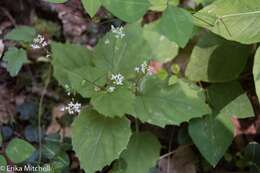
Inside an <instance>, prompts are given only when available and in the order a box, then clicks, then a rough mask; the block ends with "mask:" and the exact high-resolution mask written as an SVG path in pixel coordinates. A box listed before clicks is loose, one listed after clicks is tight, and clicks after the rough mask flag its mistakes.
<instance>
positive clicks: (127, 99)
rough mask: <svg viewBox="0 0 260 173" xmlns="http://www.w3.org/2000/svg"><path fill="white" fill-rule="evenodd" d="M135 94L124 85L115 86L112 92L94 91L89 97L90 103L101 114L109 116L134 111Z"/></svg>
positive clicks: (119, 115) (122, 114)
mask: <svg viewBox="0 0 260 173" xmlns="http://www.w3.org/2000/svg"><path fill="white" fill-rule="evenodd" d="M134 101H135V96H134V94H133V93H132V91H131V90H129V89H128V88H126V87H119V88H116V89H115V91H114V92H112V93H110V92H107V91H100V92H96V94H94V95H93V97H92V99H91V104H92V105H93V106H94V108H95V109H96V110H97V111H98V112H99V113H101V114H103V115H105V116H109V117H116V116H118V117H122V116H124V115H125V114H126V113H129V114H131V113H132V112H134Z"/></svg>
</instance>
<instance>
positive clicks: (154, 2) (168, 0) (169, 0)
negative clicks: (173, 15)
mask: <svg viewBox="0 0 260 173" xmlns="http://www.w3.org/2000/svg"><path fill="white" fill-rule="evenodd" d="M149 2H150V3H151V7H150V10H153V11H164V10H165V9H166V8H167V4H168V5H178V4H179V3H180V0H149Z"/></svg>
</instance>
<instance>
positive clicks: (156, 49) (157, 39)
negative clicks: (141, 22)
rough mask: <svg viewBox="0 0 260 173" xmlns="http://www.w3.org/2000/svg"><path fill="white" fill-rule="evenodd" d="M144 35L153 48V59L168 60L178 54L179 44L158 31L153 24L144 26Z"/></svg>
mask: <svg viewBox="0 0 260 173" xmlns="http://www.w3.org/2000/svg"><path fill="white" fill-rule="evenodd" d="M143 36H144V38H145V40H147V43H148V44H149V46H150V48H151V55H150V56H151V57H152V59H156V60H159V61H166V60H170V59H173V58H174V57H175V56H176V55H177V54H178V50H179V47H178V45H177V44H176V43H175V42H172V41H170V40H168V38H166V37H165V36H163V35H161V34H159V33H158V32H156V29H155V28H154V25H153V24H149V25H146V26H144V29H143Z"/></svg>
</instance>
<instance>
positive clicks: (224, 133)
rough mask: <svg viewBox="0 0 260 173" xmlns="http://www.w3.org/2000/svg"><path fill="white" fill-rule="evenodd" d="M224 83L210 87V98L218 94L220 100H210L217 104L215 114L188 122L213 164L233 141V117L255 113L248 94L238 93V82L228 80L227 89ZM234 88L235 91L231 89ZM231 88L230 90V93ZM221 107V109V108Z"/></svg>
mask: <svg viewBox="0 0 260 173" xmlns="http://www.w3.org/2000/svg"><path fill="white" fill-rule="evenodd" d="M223 87H224V85H223V84H218V85H215V86H214V85H213V86H211V87H210V88H209V97H210V100H213V98H212V97H214V96H217V98H216V100H217V101H214V102H213V103H211V104H212V105H213V107H214V108H216V110H214V111H213V114H210V115H207V116H205V117H204V118H201V119H194V120H192V121H191V122H190V124H189V134H190V136H191V138H192V140H193V142H194V143H195V145H196V146H197V148H198V149H199V151H200V152H201V154H202V155H203V156H204V158H205V159H206V160H207V161H208V162H209V163H210V164H211V165H213V166H216V165H217V163H218V162H219V160H220V159H221V158H222V157H223V156H224V154H225V152H226V150H227V149H228V147H229V146H230V144H231V143H232V140H233V136H234V127H233V124H232V122H231V117H232V116H236V117H238V118H246V117H252V116H254V111H253V108H252V105H251V103H250V101H249V99H248V97H247V96H246V94H242V95H240V96H236V95H239V94H240V92H241V89H240V86H239V85H238V83H228V84H226V87H227V88H226V89H223ZM232 89H234V90H236V91H231V90H232ZM222 91H224V92H222ZM228 91H230V93H227V92H228ZM234 97H235V98H234ZM231 99H232V100H231ZM221 101H223V102H224V103H226V105H225V106H223V103H220V102H221ZM219 108H222V109H221V110H218V109H219Z"/></svg>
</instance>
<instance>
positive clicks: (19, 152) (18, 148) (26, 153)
mask: <svg viewBox="0 0 260 173" xmlns="http://www.w3.org/2000/svg"><path fill="white" fill-rule="evenodd" d="M34 151H35V148H34V147H33V146H32V145H31V144H30V143H28V142H26V141H25V140H22V139H19V138H14V139H12V140H11V141H10V142H9V144H8V146H7V148H6V155H7V157H8V158H9V159H10V160H11V161H13V162H14V163H21V162H23V161H25V160H26V159H28V158H29V157H30V156H31V155H32V154H33V152H34Z"/></svg>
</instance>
